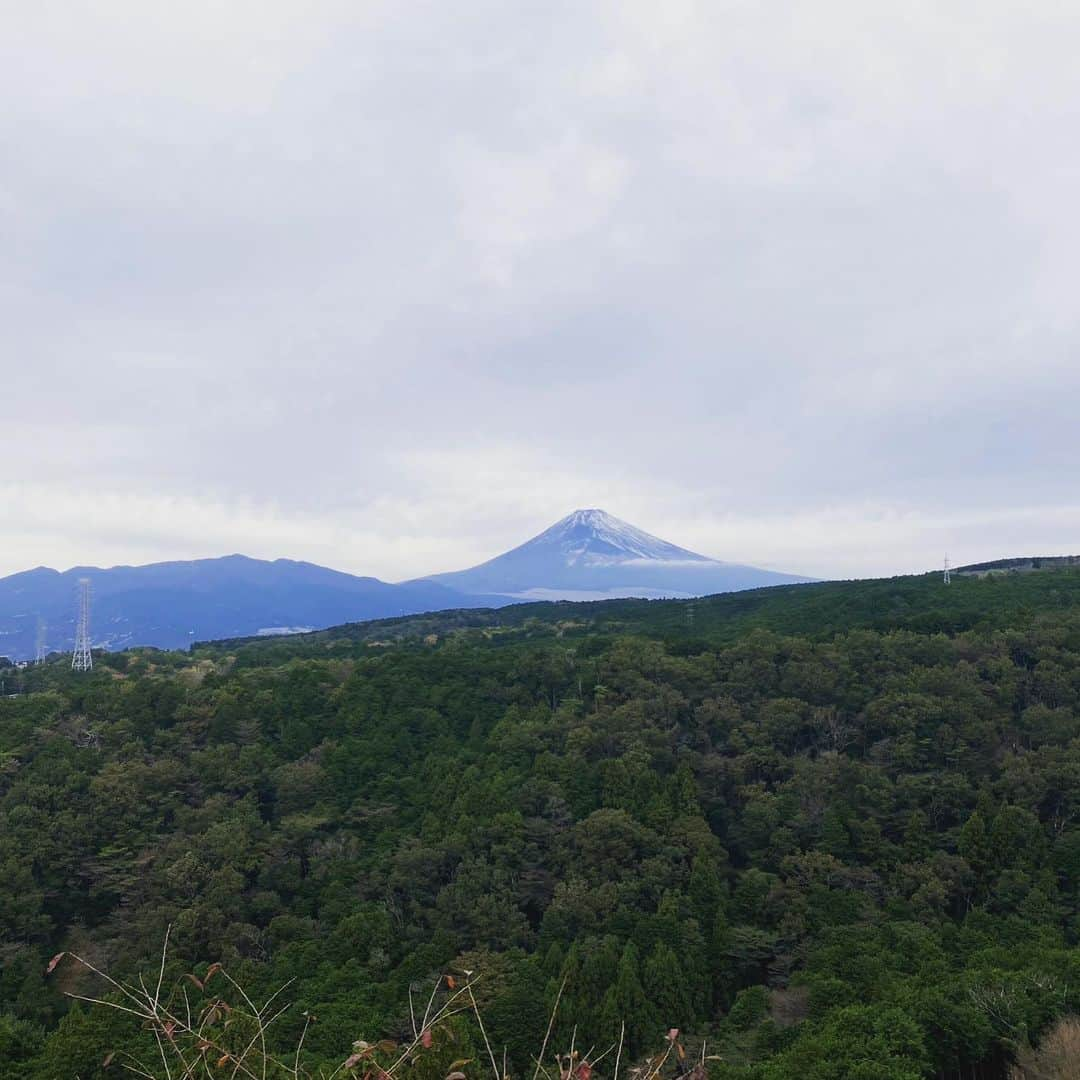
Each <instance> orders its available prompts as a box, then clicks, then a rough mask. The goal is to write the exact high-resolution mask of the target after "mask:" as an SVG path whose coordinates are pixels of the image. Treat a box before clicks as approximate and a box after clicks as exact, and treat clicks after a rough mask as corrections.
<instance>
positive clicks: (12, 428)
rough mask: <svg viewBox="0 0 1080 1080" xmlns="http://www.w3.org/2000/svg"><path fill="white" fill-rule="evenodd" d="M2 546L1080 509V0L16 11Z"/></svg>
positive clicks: (7, 183) (16, 549) (814, 566)
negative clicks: (584, 519) (565, 517)
mask: <svg viewBox="0 0 1080 1080" xmlns="http://www.w3.org/2000/svg"><path fill="white" fill-rule="evenodd" d="M8 29H9V31H10V32H8V33H6V34H5V35H4V38H3V39H2V40H0V91H2V92H3V96H4V100H5V101H7V102H8V103H9V104H8V108H6V109H5V110H4V111H3V113H2V114H0V155H2V156H3V162H2V165H3V167H2V170H0V239H2V243H0V306H2V309H3V320H4V329H5V334H4V348H3V353H2V359H0V373H2V375H3V384H4V385H3V392H2V393H0V455H2V460H3V462H4V464H5V465H6V469H5V473H6V479H5V481H4V483H3V485H2V487H3V496H4V497H3V500H2V502H0V506H2V509H0V515H2V519H0V529H2V533H3V536H4V539H5V543H4V548H3V555H2V558H0V563H2V564H3V565H0V571H3V572H6V571H12V570H16V569H20V568H22V567H24V566H27V565H34V564H38V563H51V564H58V565H70V564H71V563H74V562H88V561H94V562H115V561H127V560H143V559H151V558H165V557H188V556H193V555H205V554H215V553H220V552H222V551H225V550H234V549H239V550H244V551H247V552H250V553H252V554H256V555H280V554H287V555H292V556H297V557H307V558H313V559H317V560H319V561H323V562H327V563H331V564H333V565H336V566H340V567H343V568H346V569H353V570H357V571H361V572H370V573H377V574H380V575H381V576H385V577H389V578H395V577H404V576H408V575H411V574H415V573H420V572H424V571H427V570H442V569H450V568H453V567H455V566H457V565H462V564H464V563H467V562H471V561H475V560H477V559H479V558H482V557H486V556H488V555H490V554H493V553H495V552H496V551H498V550H499V549H501V548H503V547H505V546H507V545H509V544H511V543H514V542H517V541H519V540H520V539H523V538H524V536H525V535H526V534H528V533H529V532H530V531H535V530H538V529H539V528H541V527H543V526H544V525H546V524H548V523H549V522H550V520H552V519H554V518H555V517H557V516H560V515H561V514H563V513H565V512H567V511H568V510H570V509H572V508H573V507H574V506H577V505H601V506H604V507H606V508H607V509H609V510H611V511H612V512H614V513H617V514H619V515H620V516H623V517H627V518H629V519H630V520H633V521H635V522H636V523H638V524H640V525H642V526H643V527H645V528H648V529H651V530H653V531H656V532H658V533H660V534H661V535H664V536H666V537H669V538H670V539H672V540H674V541H676V542H678V543H682V544H685V545H687V546H691V547H695V548H697V549H699V550H702V551H704V552H706V553H708V554H711V555H715V556H717V557H720V558H729V559H738V560H742V561H752V562H753V561H756V562H761V563H765V564H767V565H771V566H777V567H780V568H784V569H789V570H793V571H803V572H807V573H817V574H823V575H824V574H829V575H831V574H862V573H878V572H889V571H891V570H894V569H905V570H906V569H921V568H923V567H925V566H927V565H930V564H933V563H935V562H937V561H938V560H939V559H940V558H941V555H942V553H943V552H944V551H945V550H946V549H947V550H948V551H949V552H950V553H951V554H952V555H953V557H954V559H958V560H967V559H976V558H983V557H991V556H995V555H999V554H1009V553H1015V552H1018V551H1035V550H1066V549H1069V550H1076V549H1077V547H1078V546H1080V544H1078V538H1080V533H1078V531H1077V527H1078V526H1080V498H1078V497H1077V496H1076V495H1075V493H1074V485H1073V483H1072V482H1071V481H1072V477H1073V476H1074V475H1075V474H1076V470H1077V467H1078V466H1080V449H1078V441H1077V439H1076V438H1075V434H1074V428H1075V419H1074V414H1075V411H1076V406H1077V403H1078V401H1080V364H1078V363H1077V360H1076V355H1077V343H1078V326H1077V310H1076V304H1075V298H1074V292H1075V281H1076V280H1077V270H1078V266H1077V263H1078V261H1080V254H1078V253H1080V218H1078V215H1077V213H1076V211H1075V189H1076V180H1077V176H1078V175H1080V147H1078V145H1077V144H1076V142H1075V140H1074V139H1072V138H1071V137H1070V134H1071V132H1072V131H1073V130H1074V129H1075V126H1076V119H1077V117H1076V104H1075V103H1076V102H1077V101H1078V100H1080V85H1078V83H1080V72H1078V71H1077V68H1076V65H1075V62H1074V57H1075V52H1076V46H1077V44H1078V38H1080V15H1077V14H1076V13H1075V11H1074V10H1072V6H1071V5H1066V4H1048V5H1043V6H1042V7H1041V8H1040V10H1039V11H1038V12H1023V11H1020V10H1019V9H1017V8H1016V6H1015V5H1011V4H1004V3H999V4H995V3H990V4H987V3H981V4H975V3H967V2H964V3H959V4H954V5H949V6H948V8H947V9H943V8H942V6H941V5H935V4H929V3H927V4H919V3H916V4H911V3H905V4H878V5H870V6H867V5H857V4H853V3H825V4H818V5H811V6H807V5H796V4H791V3H776V4H767V5H762V4H746V3H741V2H730V3H694V2H690V0H685V2H679V0H671V2H668V3H665V4H664V5H655V4H646V3H644V2H641V3H636V2H631V3H625V2H624V3H619V4H614V3H611V4H608V3H599V2H597V3H584V4H580V3H579V4H545V5H532V4H520V5H505V4H495V3H489V2H481V0H478V2H474V3H470V4H465V5H439V4H430V3H413V4H406V5H401V4H377V3H376V4H370V5H369V4H365V5H355V4H345V3H334V2H325V3H314V4H303V5H301V4H295V3H261V4H258V5H255V4H244V3H238V4H230V5H220V4H211V3H209V2H205V3H193V4H188V5H185V6H184V7H183V9H182V10H181V9H180V8H177V9H176V10H175V11H166V10H165V9H157V10H154V9H153V6H152V5H151V6H148V5H145V4H135V3H133V2H128V0H124V2H121V0H113V2H111V3H108V2H102V3H94V4H86V5H78V6H77V5H66V4H65V5H61V4H53V3H45V4H41V5H33V6H24V10H21V11H20V12H18V13H17V14H14V15H12V16H11V17H10V18H9V19H8Z"/></svg>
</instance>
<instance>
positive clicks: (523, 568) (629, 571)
mask: <svg viewBox="0 0 1080 1080" xmlns="http://www.w3.org/2000/svg"><path fill="white" fill-rule="evenodd" d="M421 580H426V581H433V582H438V583H439V584H442V585H446V586H449V587H451V588H454V589H458V590H461V591H462V592H479V593H500V594H505V595H507V596H512V597H513V598H514V599H516V600H602V599H607V598H616V597H630V596H637V597H684V598H685V597H691V596H704V595H707V594H709V593H720V592H734V591H736V590H739V589H753V588H757V587H759V586H762V585H787V584H794V583H796V582H802V581H808V580H810V579H809V578H803V577H797V576H795V575H793V574H781V573H776V572H774V571H771V570H761V569H759V568H758V567H756V566H743V565H740V564H739V563H728V562H720V561H718V560H716V559H710V558H707V557H706V556H704V555H698V554H697V553H696V552H693V551H687V550H686V549H685V548H681V547H677V546H676V545H675V544H670V543H668V542H667V541H666V540H661V539H659V538H658V537H655V536H651V535H650V534H649V533H647V532H643V531H642V530H641V529H637V528H635V527H634V526H633V525H630V524H628V523H627V522H625V521H620V520H619V518H617V517H613V516H612V515H611V514H608V513H606V512H605V511H603V510H595V509H593V510H575V511H574V513H572V514H569V515H567V516H566V517H564V518H563V519H562V520H561V521H558V522H556V523H555V524H554V525H552V526H551V528H550V529H546V530H545V531H544V532H542V533H540V535H539V536H534V537H533V538H532V539H531V540H528V541H526V543H524V544H522V545H521V546H520V547H516V548H514V549H513V550H511V551H508V552H506V553H505V554H503V555H498V556H496V557H495V558H494V559H490V560H488V561H487V562H485V563H481V564H480V565H479V566H474V567H471V568H470V569H468V570H458V571H454V572H451V573H445V574H434V575H432V576H431V577H429V578H426V579H421Z"/></svg>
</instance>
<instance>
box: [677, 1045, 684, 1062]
mask: <svg viewBox="0 0 1080 1080" xmlns="http://www.w3.org/2000/svg"><path fill="white" fill-rule="evenodd" d="M675 1052H676V1053H677V1054H678V1055H679V1060H680V1061H685V1060H686V1047H684V1046H683V1044H682V1043H679V1044H678V1045H677V1046H676V1047H675Z"/></svg>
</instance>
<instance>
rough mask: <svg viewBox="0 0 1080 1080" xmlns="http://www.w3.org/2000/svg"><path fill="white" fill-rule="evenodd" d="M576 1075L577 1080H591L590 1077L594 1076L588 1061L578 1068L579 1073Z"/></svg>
mask: <svg viewBox="0 0 1080 1080" xmlns="http://www.w3.org/2000/svg"><path fill="white" fill-rule="evenodd" d="M574 1075H575V1076H576V1077H577V1080H589V1077H590V1076H592V1066H591V1065H590V1064H589V1063H588V1062H587V1061H583V1062H582V1063H581V1064H580V1065H579V1066H578V1067H577V1071H576V1072H575V1073H574Z"/></svg>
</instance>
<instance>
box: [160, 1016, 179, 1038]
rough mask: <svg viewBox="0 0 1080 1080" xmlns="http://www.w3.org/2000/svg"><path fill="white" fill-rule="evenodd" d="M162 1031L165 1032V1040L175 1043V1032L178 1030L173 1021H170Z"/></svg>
mask: <svg viewBox="0 0 1080 1080" xmlns="http://www.w3.org/2000/svg"><path fill="white" fill-rule="evenodd" d="M162 1030H163V1031H164V1032H165V1038H166V1039H168V1040H169V1042H174V1041H175V1040H174V1039H173V1032H174V1031H175V1030H176V1024H175V1023H174V1022H173V1021H172V1020H170V1021H169V1022H168V1023H167V1024H166V1025H165V1027H164V1028H163V1029H162Z"/></svg>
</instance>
